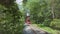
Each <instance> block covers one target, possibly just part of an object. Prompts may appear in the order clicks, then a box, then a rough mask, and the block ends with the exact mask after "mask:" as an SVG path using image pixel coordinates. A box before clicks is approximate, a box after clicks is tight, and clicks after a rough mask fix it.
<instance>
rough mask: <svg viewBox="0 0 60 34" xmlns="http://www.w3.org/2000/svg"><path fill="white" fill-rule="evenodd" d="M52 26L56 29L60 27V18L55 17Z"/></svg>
mask: <svg viewBox="0 0 60 34" xmlns="http://www.w3.org/2000/svg"><path fill="white" fill-rule="evenodd" d="M50 26H51V27H52V28H55V29H60V19H54V20H53V21H52V22H51V24H50Z"/></svg>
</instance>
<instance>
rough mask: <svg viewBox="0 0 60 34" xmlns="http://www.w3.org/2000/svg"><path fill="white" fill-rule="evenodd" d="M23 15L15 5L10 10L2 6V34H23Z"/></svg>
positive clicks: (0, 8) (0, 31)
mask: <svg viewBox="0 0 60 34" xmlns="http://www.w3.org/2000/svg"><path fill="white" fill-rule="evenodd" d="M20 16H21V13H20V11H18V8H17V6H16V5H15V4H14V5H13V6H10V8H7V7H5V6H4V5H0V34H22V30H23V25H22V23H23V22H22V21H21V17H20Z"/></svg>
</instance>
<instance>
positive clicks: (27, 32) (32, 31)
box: [23, 26, 49, 34]
mask: <svg viewBox="0 0 60 34" xmlns="http://www.w3.org/2000/svg"><path fill="white" fill-rule="evenodd" d="M23 34H49V33H48V32H45V31H43V30H40V29H36V28H32V27H31V26H26V27H25V28H24V30H23Z"/></svg>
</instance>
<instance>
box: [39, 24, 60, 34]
mask: <svg viewBox="0 0 60 34" xmlns="http://www.w3.org/2000/svg"><path fill="white" fill-rule="evenodd" d="M38 27H39V28H41V29H43V30H44V31H47V32H49V33H51V34H60V31H59V30H56V29H52V28H50V27H46V26H44V25H42V24H38Z"/></svg>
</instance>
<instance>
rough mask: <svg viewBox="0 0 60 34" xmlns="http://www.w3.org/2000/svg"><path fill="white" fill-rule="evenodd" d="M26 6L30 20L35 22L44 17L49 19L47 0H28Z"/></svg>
mask: <svg viewBox="0 0 60 34" xmlns="http://www.w3.org/2000/svg"><path fill="white" fill-rule="evenodd" d="M25 7H27V8H29V9H30V14H31V21H33V22H35V23H42V22H44V21H45V19H46V18H47V19H51V17H50V16H51V10H50V3H49V2H48V0H37V1H36V0H28V1H27V3H26V6H25Z"/></svg>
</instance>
